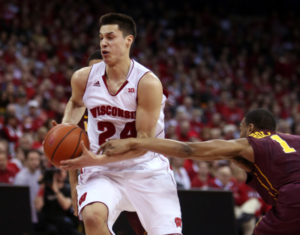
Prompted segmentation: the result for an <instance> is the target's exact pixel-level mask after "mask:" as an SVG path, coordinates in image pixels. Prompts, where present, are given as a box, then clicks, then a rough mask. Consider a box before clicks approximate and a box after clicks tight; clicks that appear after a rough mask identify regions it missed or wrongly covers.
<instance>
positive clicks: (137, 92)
mask: <svg viewBox="0 0 300 235" xmlns="http://www.w3.org/2000/svg"><path fill="white" fill-rule="evenodd" d="M147 73H150V71H147V72H145V73H144V74H143V75H142V76H141V78H140V79H139V81H138V84H137V91H136V103H138V94H139V85H140V81H141V80H142V78H143V77H144V76H145V75H146V74H147Z"/></svg>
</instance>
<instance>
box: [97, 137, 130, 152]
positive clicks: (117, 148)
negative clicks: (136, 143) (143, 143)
mask: <svg viewBox="0 0 300 235" xmlns="http://www.w3.org/2000/svg"><path fill="white" fill-rule="evenodd" d="M133 140H134V138H128V139H121V140H109V141H107V142H106V143H104V144H102V145H101V146H100V149H99V150H98V152H97V153H100V152H101V151H102V153H103V154H105V155H106V156H113V155H120V154H124V153H126V152H128V151H131V150H134V149H133V148H132V141H133Z"/></svg>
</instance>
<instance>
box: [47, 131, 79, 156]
mask: <svg viewBox="0 0 300 235" xmlns="http://www.w3.org/2000/svg"><path fill="white" fill-rule="evenodd" d="M75 129H77V127H74V128H73V129H72V130H69V132H68V133H67V134H66V135H65V136H64V137H63V138H62V139H61V141H60V142H59V143H58V144H57V145H56V148H55V149H54V151H53V153H52V156H51V161H52V160H53V157H54V155H55V153H56V151H57V149H58V147H59V146H60V144H61V143H62V142H63V141H64V139H65V138H66V137H67V136H68V135H69V134H70V133H71V132H72V131H74V130H75Z"/></svg>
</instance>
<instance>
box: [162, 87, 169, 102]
mask: <svg viewBox="0 0 300 235" xmlns="http://www.w3.org/2000/svg"><path fill="white" fill-rule="evenodd" d="M163 94H164V95H165V97H166V98H167V99H168V97H169V92H168V90H167V89H166V88H164V87H163Z"/></svg>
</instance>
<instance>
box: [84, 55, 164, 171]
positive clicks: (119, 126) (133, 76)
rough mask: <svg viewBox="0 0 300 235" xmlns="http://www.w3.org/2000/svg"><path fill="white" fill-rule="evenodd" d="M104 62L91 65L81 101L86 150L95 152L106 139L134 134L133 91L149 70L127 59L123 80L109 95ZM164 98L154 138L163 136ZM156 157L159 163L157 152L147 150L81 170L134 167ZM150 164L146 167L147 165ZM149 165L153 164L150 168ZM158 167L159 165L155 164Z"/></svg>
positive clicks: (134, 111) (162, 158) (134, 94)
mask: <svg viewBox="0 0 300 235" xmlns="http://www.w3.org/2000/svg"><path fill="white" fill-rule="evenodd" d="M105 66H106V65H105V63H104V62H100V63H97V64H94V65H93V67H92V69H91V71H90V74H89V78H88V81H87V85H86V90H85V93H84V96H83V102H84V104H85V106H86V107H87V110H88V128H87V132H88V136H89V141H90V149H91V151H93V152H94V153H95V152H97V150H98V149H99V146H100V145H101V144H103V143H104V142H106V141H107V140H109V139H122V138H128V137H136V129H135V118H136V108H137V93H138V84H139V81H140V79H141V78H142V77H143V76H144V75H145V74H146V73H148V72H150V71H149V69H147V68H145V67H144V66H142V65H141V64H139V63H138V62H136V61H135V60H131V65H130V69H129V72H128V75H127V79H126V81H125V82H124V84H123V85H122V86H121V87H120V89H119V90H118V91H117V92H116V94H110V92H109V91H108V88H107V83H106V75H105ZM165 101H166V97H165V96H163V100H162V104H161V111H160V115H159V119H158V122H157V126H156V137H157V138H164V113H163V109H164V105H165ZM157 157H159V158H160V159H161V160H162V161H163V162H166V159H165V158H164V157H163V156H162V155H159V154H156V153H153V152H147V153H146V154H145V155H143V156H141V157H138V158H135V159H130V160H125V161H121V162H115V163H109V164H106V165H105V166H99V167H98V166H97V167H86V168H84V169H83V172H84V171H89V172H90V171H99V170H109V171H113V170H118V171H120V170H122V169H124V170H129V169H130V168H132V169H136V168H137V165H140V164H141V163H143V164H142V165H143V168H144V167H146V168H147V162H149V161H152V160H153V159H154V158H157ZM149 167H150V166H149ZM152 167H153V164H152V166H151V167H150V168H152ZM158 167H159V166H158Z"/></svg>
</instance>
